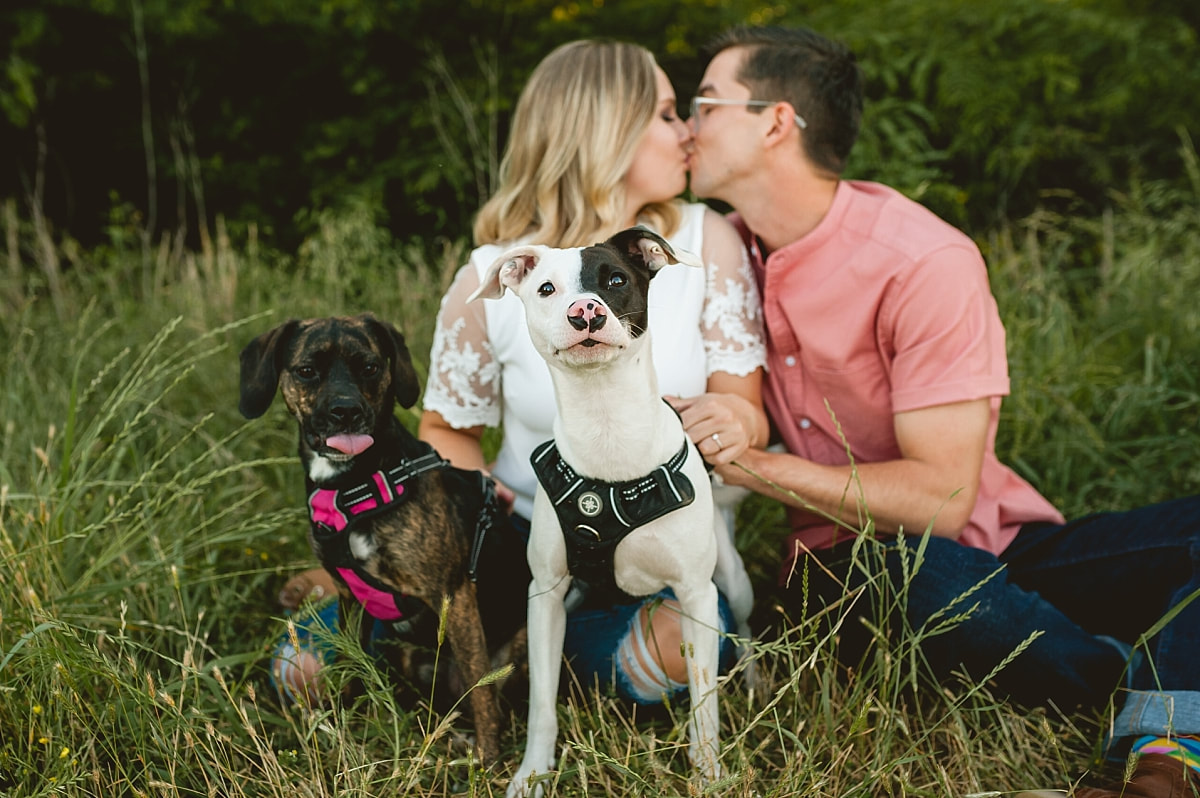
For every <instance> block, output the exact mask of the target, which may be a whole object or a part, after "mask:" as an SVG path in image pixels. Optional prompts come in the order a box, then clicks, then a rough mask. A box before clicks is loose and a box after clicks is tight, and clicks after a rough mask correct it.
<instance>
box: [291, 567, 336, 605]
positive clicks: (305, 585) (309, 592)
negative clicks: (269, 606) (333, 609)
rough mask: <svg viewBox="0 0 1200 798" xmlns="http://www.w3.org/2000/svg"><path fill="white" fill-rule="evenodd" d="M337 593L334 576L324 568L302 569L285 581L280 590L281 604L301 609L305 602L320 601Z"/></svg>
mask: <svg viewBox="0 0 1200 798" xmlns="http://www.w3.org/2000/svg"><path fill="white" fill-rule="evenodd" d="M336 593H337V587H336V586H335V585H334V583H333V577H332V576H331V575H330V574H329V572H328V571H326V570H325V569H324V568H310V569H309V570H307V571H301V572H300V573H298V574H296V575H295V576H293V577H292V578H291V579H289V580H287V582H285V583H284V585H283V588H282V589H281V590H280V591H279V605H280V606H281V607H283V608H284V609H285V610H288V611H294V610H298V609H300V607H301V606H303V605H304V603H305V602H308V601H319V600H321V599H323V598H325V597H326V596H332V595H334V594H336Z"/></svg>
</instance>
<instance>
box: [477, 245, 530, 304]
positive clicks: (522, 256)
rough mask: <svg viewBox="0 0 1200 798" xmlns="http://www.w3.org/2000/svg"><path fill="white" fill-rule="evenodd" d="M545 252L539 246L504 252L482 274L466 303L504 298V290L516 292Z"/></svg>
mask: <svg viewBox="0 0 1200 798" xmlns="http://www.w3.org/2000/svg"><path fill="white" fill-rule="evenodd" d="M545 252H546V248H545V247H540V246H532V247H517V248H516V249H510V250H509V251H507V252H505V253H504V254H503V255H501V256H500V257H498V258H496V260H495V261H493V262H492V265H491V266H489V267H488V269H487V271H486V272H484V274H483V279H482V280H481V281H480V284H479V287H478V288H476V289H475V293H473V294H471V295H470V296H469V297H467V301H468V302H474V301H475V300H476V299H479V298H480V297H483V298H484V299H499V298H500V297H502V296H504V289H505V288H511V289H512V290H513V291H516V290H517V288H518V287H519V286H520V285H521V281H522V280H524V279H525V278H526V277H528V276H529V273H530V272H531V271H533V270H534V269H535V268H536V267H537V265H538V261H540V260H541V259H542V255H544V254H545Z"/></svg>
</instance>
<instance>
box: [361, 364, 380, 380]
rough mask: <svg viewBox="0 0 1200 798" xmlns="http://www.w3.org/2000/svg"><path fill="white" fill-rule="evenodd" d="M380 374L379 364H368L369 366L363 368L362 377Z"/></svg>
mask: <svg viewBox="0 0 1200 798" xmlns="http://www.w3.org/2000/svg"><path fill="white" fill-rule="evenodd" d="M378 373H379V364H378V363H368V364H367V365H365V366H363V367H362V375H363V376H364V377H374V376H375V375H376V374H378Z"/></svg>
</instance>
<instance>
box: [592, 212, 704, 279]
mask: <svg viewBox="0 0 1200 798" xmlns="http://www.w3.org/2000/svg"><path fill="white" fill-rule="evenodd" d="M606 243H608V244H610V245H612V246H613V247H615V248H616V249H617V251H618V252H620V253H622V254H624V255H628V256H630V257H632V258H633V259H634V260H635V261H637V262H638V263H640V264H642V265H643V266H645V267H646V268H647V269H649V271H650V276H651V277H653V276H654V275H656V274H658V270H659V269H661V268H662V267H664V266H667V265H670V264H672V263H682V264H684V265H685V266H703V265H704V264H703V263H701V262H700V259H699V258H697V257H696V256H695V255H693V254H692V253H690V252H687V251H686V250H682V249H681V250H678V251H676V250H675V249H674V248H673V247H672V246H671V245H670V244H668V243H667V240H666V239H665V238H663V237H662V236H660V235H659V234H658V233H656V232H654V231H653V230H651V229H650V228H648V227H643V226H642V225H638V226H637V227H631V228H629V229H628V230H622V231H621V232H619V233H617V234H616V235H614V236H613V237H612V238H610V239H608V241H607V242H606Z"/></svg>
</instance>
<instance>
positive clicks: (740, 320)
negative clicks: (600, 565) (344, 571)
mask: <svg viewBox="0 0 1200 798" xmlns="http://www.w3.org/2000/svg"><path fill="white" fill-rule="evenodd" d="M675 107H676V98H675V92H674V89H673V88H672V86H671V82H670V80H668V78H667V76H666V73H665V72H663V70H662V69H661V68H660V67H659V66H658V65H657V64H656V63H655V60H654V57H653V55H652V54H651V53H650V52H649V51H648V50H646V49H645V48H642V47H639V46H637V45H634V44H626V43H620V42H600V41H576V42H572V43H569V44H566V45H563V46H561V47H559V48H558V49H556V50H554V51H553V52H552V53H550V54H549V55H548V56H547V57H546V58H545V59H544V60H543V61H542V62H541V63H540V64H539V65H538V67H537V68H536V69H535V70H534V72H533V74H532V75H531V76H530V78H529V81H528V83H527V84H526V86H525V88H524V90H523V91H522V93H521V96H520V98H519V99H518V102H517V107H516V110H515V113H514V116H513V120H512V130H511V134H510V138H509V143H508V150H507V152H506V153H505V157H504V160H503V162H502V164H501V175H500V187H499V189H498V190H497V192H496V194H495V196H494V197H493V198H492V199H491V200H490V201H489V202H488V203H487V204H486V205H484V207H483V208H482V209H481V210H480V212H479V214H478V217H477V219H476V223H475V240H476V244H477V245H478V247H477V248H476V249H475V250H474V251H473V252H472V253H471V257H470V260H469V262H468V263H467V264H466V265H465V266H463V267H462V269H460V270H459V272H458V274H457V276H456V278H455V280H454V283H453V285H452V286H451V287H450V289H449V291H448V292H447V294H446V296H445V297H444V298H443V300H442V306H441V311H440V313H439V314H438V319H437V327H436V330H435V336H434V343H433V348H432V352H431V354H430V367H429V380H428V384H427V386H426V392H425V398H424V412H423V415H422V419H421V425H420V437H421V438H422V439H424V440H426V441H428V442H429V443H430V444H432V445H433V446H434V447H435V448H436V449H437V450H438V451H439V453H440V454H441V455H442V456H443V457H445V458H447V459H449V460H450V461H451V462H452V463H453V464H454V465H456V466H458V467H459V468H475V469H481V470H486V471H488V472H489V473H490V474H491V475H492V477H493V478H494V479H495V480H496V482H497V486H498V489H499V493H500V495H501V498H502V499H503V500H505V501H506V502H507V503H508V504H510V505H511V506H512V510H513V512H512V515H511V518H512V521H513V524H514V526H516V527H517V528H518V529H522V530H524V531H525V532H526V533H527V532H528V524H529V522H528V520H527V519H528V518H529V515H530V512H531V509H532V506H533V495H534V492H535V485H536V481H535V477H534V474H533V469H532V466H531V465H530V463H529V456H530V454H531V453H532V452H533V449H534V447H536V446H537V445H538V444H540V443H542V442H544V441H546V440H548V439H550V438H551V437H553V432H552V425H553V419H554V415H555V405H554V389H553V387H552V385H551V382H550V374H549V370H548V368H547V366H546V364H545V361H543V360H542V359H541V357H540V356H539V355H538V354H537V352H536V351H535V350H534V349H533V346H532V344H531V343H530V340H529V334H528V332H527V328H526V326H525V320H524V308H523V306H522V305H521V302H520V300H519V299H517V297H516V296H515V295H513V294H511V293H509V294H507V295H506V296H505V297H504V298H503V299H501V300H497V301H494V302H493V301H488V302H483V301H479V302H472V303H468V302H467V297H469V296H470V295H471V293H472V292H473V291H474V290H475V289H476V288H477V287H478V285H479V280H480V275H481V274H482V271H483V270H484V269H486V268H487V266H489V265H490V264H491V263H492V261H493V260H495V258H496V257H497V256H498V255H499V254H500V253H501V252H503V251H504V250H505V249H507V248H509V247H510V246H512V245H514V244H522V243H537V244H546V245H549V246H555V247H574V246H585V245H589V244H594V243H597V242H599V241H602V240H604V239H606V238H608V237H609V236H610V235H612V234H613V233H616V232H617V231H619V230H622V229H625V228H627V227H631V226H633V225H634V224H644V225H646V226H648V227H650V228H652V229H654V230H655V231H657V232H659V233H661V234H662V235H663V236H664V237H666V238H667V239H668V240H669V241H670V242H671V244H672V245H673V246H674V247H677V248H679V249H684V250H687V251H689V252H692V253H695V254H697V255H699V256H701V258H702V259H703V261H704V263H705V265H706V268H705V269H703V270H701V269H692V268H686V267H676V268H670V269H666V270H664V271H663V272H661V273H660V274H659V275H658V276H656V277H655V278H654V281H653V282H652V284H651V290H650V298H649V301H650V312H649V315H650V328H651V331H652V344H653V353H654V360H655V364H656V369H657V372H658V378H659V385H660V387H661V389H662V390H663V391H664V392H665V393H666V394H667V395H668V398H669V399H670V401H671V402H672V403H673V404H674V405H675V407H676V409H678V410H679V411H680V414H681V416H682V418H683V421H684V425H685V427H686V428H687V430H688V433H689V435H690V436H691V438H692V440H694V441H696V442H697V443H698V445H699V448H700V451H701V453H702V454H703V455H704V456H705V458H706V459H707V460H708V461H709V462H711V463H713V464H718V465H719V464H724V463H728V462H730V461H732V460H734V459H736V458H737V457H738V456H739V455H740V454H741V453H742V452H744V451H745V450H746V448H747V447H750V446H763V445H765V444H766V441H767V436H768V426H767V419H766V415H765V413H764V412H763V409H762V401H761V396H760V385H761V381H762V366H763V363H764V362H765V349H764V346H763V341H762V323H761V319H760V307H759V299H758V293H757V289H756V287H755V283H754V279H753V275H752V273H751V272H750V267H749V263H748V259H747V255H746V253H745V249H744V247H743V246H742V243H741V240H740V239H739V238H738V236H737V234H736V232H735V231H734V229H733V228H732V226H731V225H730V224H729V223H728V222H726V221H725V219H724V218H723V217H722V216H720V215H719V214H717V213H715V212H713V211H711V210H709V209H707V208H706V207H705V206H703V205H699V204H686V203H683V202H681V201H679V200H678V199H676V198H677V197H678V196H679V195H680V194H681V193H682V192H683V191H684V189H685V188H686V187H687V173H688V158H689V152H690V149H691V134H690V132H689V130H688V127H687V125H685V124H684V122H683V121H682V120H681V119H679V117H678V116H677V115H676V112H675ZM488 427H502V428H503V440H502V442H501V445H500V449H499V452H498V454H497V457H496V459H495V461H494V462H493V463H491V464H489V463H487V462H485V457H484V453H483V448H482V445H481V441H482V438H483V434H484V431H485V430H486V429H487V428H488ZM718 441H719V442H720V443H719V444H718V443H717V442H718ZM327 580H328V576H327V575H325V574H324V572H323V571H322V572H309V573H308V574H304V575H301V576H300V577H298V578H296V579H293V580H292V581H291V582H290V583H289V586H288V587H285V594H284V595H281V601H283V602H284V603H285V605H288V604H293V605H294V604H295V603H298V601H299V598H298V594H301V593H305V592H308V591H310V590H312V588H313V587H314V586H317V589H321V588H322V587H323V588H324V589H325V590H326V591H329V592H332V585H329V584H328V583H327ZM492 609H493V610H496V609H497V608H492ZM675 610H677V605H676V604H675V602H674V599H673V598H672V597H671V596H670V595H669V594H667V595H661V596H656V597H653V598H651V599H648V600H646V601H643V602H639V603H636V604H631V605H621V606H595V604H594V603H593V604H591V605H589V604H587V603H585V604H584V606H583V607H581V608H580V609H579V610H577V611H575V612H573V613H572V614H571V615H570V616H569V618H568V626H567V639H566V643H565V646H564V653H565V654H566V656H567V657H568V659H569V660H570V662H571V666H572V669H573V672H574V674H575V676H576V677H577V678H579V679H580V680H581V681H584V682H585V683H586V684H589V685H590V684H591V683H592V682H593V680H598V681H599V682H600V683H601V685H602V686H605V687H608V686H609V685H613V686H614V687H615V689H616V692H617V694H618V695H621V696H622V697H624V698H626V699H628V700H631V701H636V702H640V703H657V702H660V701H661V700H662V699H663V697H664V696H666V695H673V694H674V693H675V692H676V691H681V690H686V685H687V671H686V668H685V665H684V661H683V658H682V656H681V655H680V653H679V641H680V630H679V620H678V615H677V614H676V612H675ZM509 611H511V613H518V614H520V617H521V618H523V617H524V612H525V596H524V595H517V596H513V597H512V607H511V608H504V612H506V613H507V612H509ZM322 617H323V618H324V619H325V622H326V623H329V624H331V623H333V621H334V619H336V617H337V616H336V610H335V609H332V608H328V607H327V608H326V609H325V610H324V611H323V612H322ZM722 617H723V618H724V621H725V623H726V625H727V628H728V627H729V626H731V625H732V619H731V615H730V612H729V608H728V606H727V605H725V604H724V601H722ZM731 655H732V646H729V647H728V650H727V651H725V652H724V661H725V664H728V663H729V661H730V660H731V659H732V657H731ZM320 666H321V654H320V652H316V651H315V650H313V649H311V648H308V647H306V646H301V650H299V651H296V650H294V649H293V648H292V647H291V644H290V643H288V644H285V645H284V646H283V647H282V648H281V651H280V652H279V653H278V655H277V657H276V661H275V669H274V673H275V678H276V682H277V684H279V686H280V688H281V690H282V691H283V692H284V693H285V694H291V695H293V696H295V695H300V694H302V693H303V691H305V690H311V686H312V685H311V680H312V677H313V675H314V674H315V673H316V671H317V670H318V669H319V668H320ZM614 676H615V683H614V682H613V679H614Z"/></svg>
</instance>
